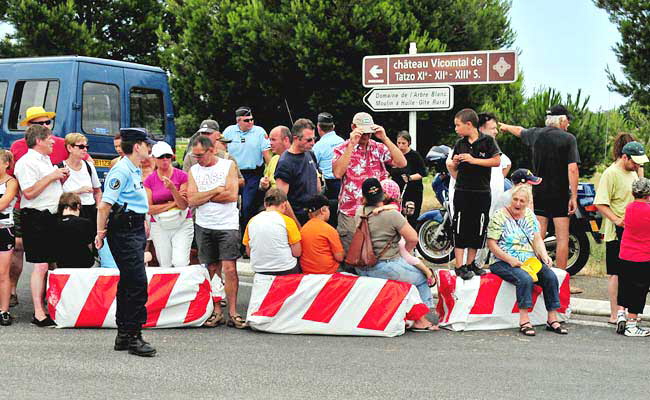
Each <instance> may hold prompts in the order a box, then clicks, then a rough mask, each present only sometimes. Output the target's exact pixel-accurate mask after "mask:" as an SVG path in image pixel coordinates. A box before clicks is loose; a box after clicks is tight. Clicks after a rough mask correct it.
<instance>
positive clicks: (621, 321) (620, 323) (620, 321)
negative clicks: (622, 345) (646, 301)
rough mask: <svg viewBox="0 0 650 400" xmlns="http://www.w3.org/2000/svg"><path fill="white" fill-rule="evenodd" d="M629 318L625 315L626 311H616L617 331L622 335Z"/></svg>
mask: <svg viewBox="0 0 650 400" xmlns="http://www.w3.org/2000/svg"><path fill="white" fill-rule="evenodd" d="M626 322H627V318H626V317H625V311H619V312H617V313H616V333H618V334H619V335H622V334H623V333H625V323H626Z"/></svg>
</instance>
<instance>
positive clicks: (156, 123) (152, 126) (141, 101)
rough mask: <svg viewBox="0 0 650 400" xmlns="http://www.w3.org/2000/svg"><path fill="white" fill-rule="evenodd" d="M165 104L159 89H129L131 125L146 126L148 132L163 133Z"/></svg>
mask: <svg viewBox="0 0 650 400" xmlns="http://www.w3.org/2000/svg"><path fill="white" fill-rule="evenodd" d="M164 116H165V106H164V104H163V94H162V92H161V91H160V90H155V89H145V88H132V89H131V127H134V128H135V127H137V128H146V129H147V131H148V132H149V133H152V134H155V135H164V133H165V118H164Z"/></svg>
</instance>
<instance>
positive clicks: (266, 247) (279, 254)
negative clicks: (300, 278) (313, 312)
mask: <svg viewBox="0 0 650 400" xmlns="http://www.w3.org/2000/svg"><path fill="white" fill-rule="evenodd" d="M264 207H265V210H264V211H262V212H261V213H259V214H257V215H256V216H254V217H253V218H251V220H250V222H249V223H248V225H247V226H246V231H245V232H244V240H243V243H244V245H245V246H246V254H248V255H249V256H250V258H251V267H252V268H253V271H254V272H255V273H258V274H264V275H291V274H299V273H300V266H299V264H298V257H300V255H301V253H302V247H301V245H300V231H299V230H298V226H297V225H296V223H295V221H294V220H293V219H291V218H289V217H287V216H286V215H285V213H286V212H287V209H288V208H289V201H288V200H287V195H286V194H285V193H284V192H283V191H282V190H280V189H277V188H276V189H269V190H268V191H267V192H266V196H264Z"/></svg>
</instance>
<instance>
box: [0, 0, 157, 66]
mask: <svg viewBox="0 0 650 400" xmlns="http://www.w3.org/2000/svg"><path fill="white" fill-rule="evenodd" d="M162 10H163V7H162V4H161V2H159V1H158V0H93V1H90V0H44V1H43V0H0V22H4V23H8V24H9V25H11V26H12V27H13V29H14V32H13V33H11V34H10V35H9V36H8V37H7V38H5V39H4V40H3V41H2V42H1V43H0V56H2V57H19V56H54V55H70V54H78V55H85V56H95V57H103V58H110V59H114V60H123V61H133V62H140V63H145V64H153V65H157V64H158V63H159V60H158V47H157V46H158V37H157V34H156V30H157V29H158V27H159V25H160V23H161V21H162V15H163V14H162Z"/></svg>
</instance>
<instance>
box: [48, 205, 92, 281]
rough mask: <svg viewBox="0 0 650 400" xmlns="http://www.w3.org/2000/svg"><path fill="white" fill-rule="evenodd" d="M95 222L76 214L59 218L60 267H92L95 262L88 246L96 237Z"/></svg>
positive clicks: (58, 260)
mask: <svg viewBox="0 0 650 400" xmlns="http://www.w3.org/2000/svg"><path fill="white" fill-rule="evenodd" d="M94 230H95V229H94V227H93V224H92V223H91V222H90V220H89V219H87V218H83V217H77V216H74V215H65V216H59V217H58V218H57V230H56V232H57V238H58V244H57V251H56V253H57V256H56V264H57V267H59V268H90V267H92V266H93V264H94V263H95V258H94V257H93V253H92V251H90V248H89V247H88V245H89V244H91V243H92V242H93V240H94V239H95V232H94Z"/></svg>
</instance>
